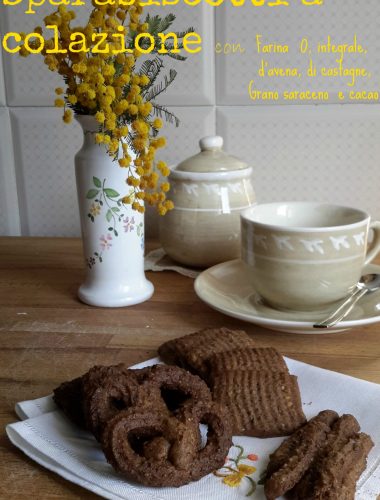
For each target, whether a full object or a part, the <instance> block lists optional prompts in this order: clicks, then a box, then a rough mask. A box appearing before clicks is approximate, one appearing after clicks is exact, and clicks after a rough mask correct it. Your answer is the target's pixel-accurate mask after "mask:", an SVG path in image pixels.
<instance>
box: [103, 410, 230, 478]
mask: <svg viewBox="0 0 380 500" xmlns="http://www.w3.org/2000/svg"><path fill="white" fill-rule="evenodd" d="M226 422H228V420H227V419H226V420H225V415H224V412H223V411H222V409H221V408H220V407H219V405H217V404H215V403H213V402H212V401H205V402H201V401H199V402H196V403H194V404H193V403H192V402H190V403H189V402H188V403H187V404H186V405H185V406H184V407H183V408H181V409H180V410H179V411H178V413H177V414H176V416H170V415H167V414H166V415H165V414H162V413H161V412H157V411H156V412H152V411H151V410H150V409H148V408H147V409H145V410H144V409H141V410H138V411H136V410H135V411H134V410H126V411H123V412H120V413H119V414H118V415H116V416H115V417H114V418H113V419H112V420H111V421H109V422H108V424H107V425H106V427H105V430H104V432H103V435H102V441H101V443H102V447H103V451H104V454H105V456H106V458H107V460H108V461H109V462H110V463H111V464H112V466H113V467H114V468H115V469H116V470H117V471H119V472H121V473H123V474H124V475H125V476H127V477H128V478H129V479H132V480H134V481H137V482H139V483H142V484H145V485H147V486H181V485H183V484H186V483H188V482H190V481H194V480H197V479H200V478H201V477H203V476H204V475H206V474H208V473H210V472H212V471H213V470H216V469H218V468H220V467H221V466H222V465H223V464H224V460H225V457H226V455H227V453H228V450H229V448H230V446H231V433H230V431H229V426H228V424H226ZM200 423H205V424H207V425H208V432H207V443H206V445H205V446H204V447H203V448H202V447H201V445H200V443H201V437H200V431H199V424H200Z"/></svg>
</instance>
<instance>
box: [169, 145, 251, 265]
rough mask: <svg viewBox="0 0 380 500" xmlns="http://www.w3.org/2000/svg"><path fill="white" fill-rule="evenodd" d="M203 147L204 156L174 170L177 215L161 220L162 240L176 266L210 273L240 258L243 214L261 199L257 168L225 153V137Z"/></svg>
mask: <svg viewBox="0 0 380 500" xmlns="http://www.w3.org/2000/svg"><path fill="white" fill-rule="evenodd" d="M199 144H200V148H201V152H200V153H198V154H196V155H195V156H192V157H191V158H188V159H187V160H185V161H183V162H181V163H180V164H178V165H177V166H176V167H172V169H171V173H170V176H169V181H170V185H171V188H170V193H169V198H170V199H171V200H173V202H174V209H173V210H171V211H170V212H168V213H167V214H166V215H165V217H162V218H160V240H161V244H162V246H163V248H164V250H165V251H166V253H167V254H168V255H169V256H170V257H171V258H172V259H174V260H176V261H177V262H180V263H181V264H185V265H187V266H193V267H209V266H212V265H214V264H218V263H219V262H224V261H226V260H231V259H235V258H238V257H239V255H240V212H241V211H242V210H244V209H245V208H247V207H250V206H252V205H254V204H255V202H256V198H255V193H254V190H253V186H252V181H251V174H252V168H251V167H248V166H247V164H246V163H244V162H242V161H240V160H238V159H237V158H234V157H233V156H229V155H227V154H226V153H225V152H224V151H223V150H222V147H223V139H222V137H219V136H215V137H214V136H211V137H204V138H203V139H201V140H200V141H199Z"/></svg>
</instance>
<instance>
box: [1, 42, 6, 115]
mask: <svg viewBox="0 0 380 500" xmlns="http://www.w3.org/2000/svg"><path fill="white" fill-rule="evenodd" d="M2 59H3V53H2V51H1V50H0V106H5V85H4V75H3V62H2Z"/></svg>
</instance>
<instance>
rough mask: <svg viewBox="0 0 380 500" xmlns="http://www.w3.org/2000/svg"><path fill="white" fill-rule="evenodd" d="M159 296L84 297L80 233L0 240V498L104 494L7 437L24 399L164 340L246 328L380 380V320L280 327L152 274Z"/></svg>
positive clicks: (141, 355)
mask: <svg viewBox="0 0 380 500" xmlns="http://www.w3.org/2000/svg"><path fill="white" fill-rule="evenodd" d="M147 274H148V278H149V279H150V280H151V281H152V282H153V284H154V286H155V293H154V295H153V298H152V299H151V300H149V301H147V302H145V303H143V304H139V305H136V306H132V307H128V308H120V309H101V308H94V307H90V306H86V305H84V304H82V303H81V302H79V301H78V299H77V298H76V291H77V288H78V286H79V285H80V283H81V280H82V278H83V275H84V267H83V259H82V253H81V242H80V240H79V239H67V238H65V239H58V238H0V420H1V437H0V498H1V499H7V500H8V499H9V500H13V499H30V498H36V499H44V500H45V499H87V498H96V497H97V496H96V495H94V494H92V493H89V492H87V491H86V490H84V489H82V488H80V487H78V486H75V485H73V484H71V483H70V482H68V481H65V480H63V479H61V478H60V477H59V476H57V475H55V474H53V473H51V472H49V471H47V470H46V469H44V468H42V467H40V466H39V465H37V464H36V463H34V462H32V461H31V460H30V459H28V458H27V457H26V456H25V455H23V454H22V453H21V452H19V451H18V450H17V449H16V448H14V447H13V446H12V445H11V443H10V442H9V440H8V439H7V437H6V435H5V431H4V426H5V425H6V424H7V423H9V422H13V421H15V420H17V417H16V415H15V412H14V405H15V403H16V402H17V401H22V400H25V399H33V398H37V397H41V396H45V395H47V394H49V393H50V392H51V391H52V389H53V388H54V387H56V386H57V385H59V384H60V383H61V382H62V381H64V380H67V379H71V378H74V377H75V376H77V375H80V374H82V373H83V372H85V371H86V370H87V369H89V368H90V367H91V366H93V365H94V364H97V363H98V364H113V363H118V362H121V361H123V362H125V363H127V364H134V363H137V362H140V361H143V360H145V359H147V358H150V357H152V356H155V355H156V350H157V347H158V346H159V345H160V344H161V343H162V342H164V341H166V340H168V339H171V338H174V337H177V336H180V335H184V334H187V333H190V332H193V331H195V330H197V329H199V328H204V327H206V326H210V327H220V326H226V327H230V328H239V329H245V330H246V331H247V332H249V333H250V334H252V336H254V337H255V339H257V342H258V344H259V345H263V346H265V345H267V346H274V347H276V348H278V349H279V350H280V351H281V353H282V354H284V355H286V356H289V357H291V358H294V359H297V360H300V361H304V362H306V363H310V364H313V365H316V366H320V367H323V368H327V369H330V370H335V371H338V372H341V373H346V374H348V375H352V376H354V377H359V378H362V379H366V380H370V381H373V382H378V383H380V338H379V337H380V334H379V330H380V326H379V325H373V326H368V327H363V328H357V329H354V330H351V331H349V332H344V333H338V334H330V335H312V336H310V335H294V334H288V333H276V332H271V331H270V330H265V329H262V328H259V327H257V326H255V325H251V324H249V323H244V322H242V321H239V320H235V319H233V318H229V317H227V316H224V315H223V314H220V313H218V312H216V311H214V310H213V309H211V308H209V307H208V306H207V305H206V304H204V303H202V302H201V301H200V300H199V299H198V298H197V296H196V295H195V293H194V290H193V280H192V279H190V278H186V277H184V276H181V275H178V274H176V273H173V272H160V273H147Z"/></svg>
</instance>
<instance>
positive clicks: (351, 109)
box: [217, 105, 380, 219]
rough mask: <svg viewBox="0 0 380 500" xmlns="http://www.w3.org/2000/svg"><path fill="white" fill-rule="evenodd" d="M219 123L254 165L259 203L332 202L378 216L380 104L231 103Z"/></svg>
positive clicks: (233, 150)
mask: <svg viewBox="0 0 380 500" xmlns="http://www.w3.org/2000/svg"><path fill="white" fill-rule="evenodd" d="M217 123H218V127H217V132H218V133H219V134H220V135H223V136H224V137H226V139H227V143H226V148H227V149H228V150H229V151H231V153H234V154H236V155H239V156H240V157H243V158H245V159H247V160H248V161H249V162H250V163H251V164H252V166H253V168H254V184H255V189H256V193H257V198H258V201H259V202H269V201H283V200H299V201H303V200H314V201H324V202H334V203H340V204H349V205H354V206H360V207H362V208H364V209H366V210H368V211H369V212H370V213H372V214H373V216H374V217H376V218H378V219H379V218H380V198H379V182H380V174H379V172H380V169H379V167H380V140H379V137H380V107H379V106H366V105H356V106H342V105H331V106H272V107H270V108H267V107H264V106H255V107H251V108H249V107H241V106H236V107H232V106H231V107H224V108H219V109H218V112H217Z"/></svg>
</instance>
